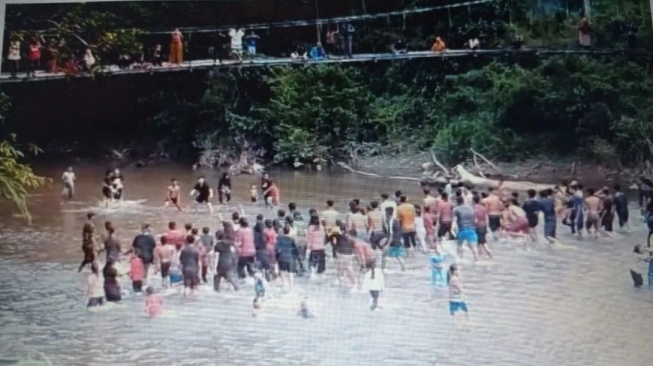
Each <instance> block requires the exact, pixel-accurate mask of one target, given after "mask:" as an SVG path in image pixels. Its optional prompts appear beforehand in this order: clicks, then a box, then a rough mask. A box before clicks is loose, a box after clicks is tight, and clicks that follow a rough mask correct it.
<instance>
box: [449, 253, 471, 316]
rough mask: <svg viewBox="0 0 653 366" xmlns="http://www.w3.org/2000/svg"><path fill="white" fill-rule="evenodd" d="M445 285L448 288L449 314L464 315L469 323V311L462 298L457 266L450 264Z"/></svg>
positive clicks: (461, 286)
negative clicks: (461, 313) (460, 312)
mask: <svg viewBox="0 0 653 366" xmlns="http://www.w3.org/2000/svg"><path fill="white" fill-rule="evenodd" d="M447 285H448V286H449V314H451V316H455V315H456V313H457V312H459V311H462V312H464V313H465V318H467V320H468V321H469V309H468V308H467V302H466V301H465V297H464V296H463V285H462V280H461V278H460V273H459V272H458V266H457V265H455V264H452V265H451V266H449V271H448V272H447Z"/></svg>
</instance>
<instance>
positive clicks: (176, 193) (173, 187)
mask: <svg viewBox="0 0 653 366" xmlns="http://www.w3.org/2000/svg"><path fill="white" fill-rule="evenodd" d="M170 205H173V206H175V207H177V210H179V211H183V210H182V209H181V187H180V186H179V183H177V179H175V178H172V179H171V180H170V185H169V186H168V192H167V194H166V202H165V204H164V206H163V208H167V207H168V206H170Z"/></svg>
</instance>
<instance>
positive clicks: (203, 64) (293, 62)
mask: <svg viewBox="0 0 653 366" xmlns="http://www.w3.org/2000/svg"><path fill="white" fill-rule="evenodd" d="M554 55H578V56H583V55H585V56H623V57H629V58H640V59H641V58H644V59H653V53H652V52H639V51H624V50H584V49H519V50H514V49H487V50H448V51H446V52H432V51H415V52H408V53H405V54H393V53H363V54H354V55H353V57H351V58H343V57H331V58H326V59H321V60H297V59H291V58H287V57H280V58H259V59H253V60H244V61H224V60H223V62H222V63H214V61H213V59H203V60H191V61H185V62H183V63H181V64H177V65H174V64H167V63H164V64H163V66H155V67H139V68H134V67H132V68H128V69H120V68H119V67H118V66H114V65H110V66H107V67H105V68H104V69H103V70H100V71H98V72H96V73H95V74H92V73H88V72H79V73H74V74H70V73H64V72H59V73H49V72H45V71H37V72H36V75H35V76H34V77H30V78H27V77H25V74H24V73H22V74H18V77H16V78H12V76H11V74H9V73H2V74H0V83H3V84H4V83H24V82H38V81H46V80H58V79H59V80H60V79H74V78H89V77H93V76H99V75H102V76H113V75H116V76H119V75H133V74H148V73H150V74H153V73H162V72H192V71H194V70H222V69H230V68H243V67H283V66H302V65H303V66H312V65H319V64H351V63H361V62H368V63H369V62H392V61H401V60H418V59H434V61H435V62H437V61H438V60H446V59H449V58H461V57H494V58H497V57H498V58H501V57H520V56H531V57H548V56H554Z"/></svg>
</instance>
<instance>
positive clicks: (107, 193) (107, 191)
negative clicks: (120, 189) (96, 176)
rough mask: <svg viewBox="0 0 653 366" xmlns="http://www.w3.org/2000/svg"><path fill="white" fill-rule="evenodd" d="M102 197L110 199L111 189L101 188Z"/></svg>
mask: <svg viewBox="0 0 653 366" xmlns="http://www.w3.org/2000/svg"><path fill="white" fill-rule="evenodd" d="M102 195H103V196H104V198H106V199H109V198H111V197H112V196H111V189H109V188H108V187H103V188H102Z"/></svg>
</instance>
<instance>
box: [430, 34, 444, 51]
mask: <svg viewBox="0 0 653 366" xmlns="http://www.w3.org/2000/svg"><path fill="white" fill-rule="evenodd" d="M431 51H433V52H446V51H447V45H446V44H445V43H444V41H443V40H442V38H440V37H435V42H434V43H433V47H431Z"/></svg>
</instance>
